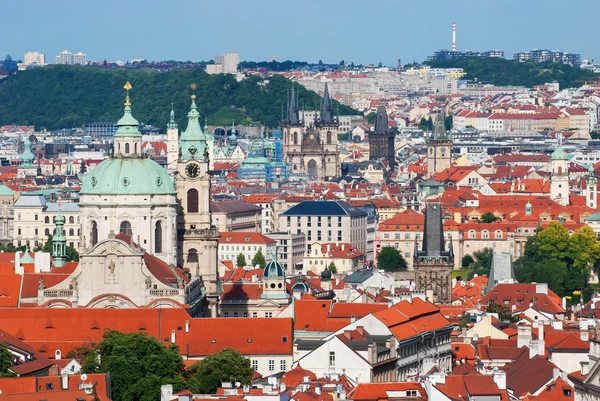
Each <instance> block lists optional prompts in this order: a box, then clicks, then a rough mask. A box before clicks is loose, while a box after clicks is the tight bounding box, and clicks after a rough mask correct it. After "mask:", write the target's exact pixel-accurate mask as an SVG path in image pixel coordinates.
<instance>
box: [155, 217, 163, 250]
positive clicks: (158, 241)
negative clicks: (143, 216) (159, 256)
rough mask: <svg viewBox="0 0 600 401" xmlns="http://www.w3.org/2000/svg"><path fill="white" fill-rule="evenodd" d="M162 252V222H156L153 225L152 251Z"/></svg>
mask: <svg viewBox="0 0 600 401" xmlns="http://www.w3.org/2000/svg"><path fill="white" fill-rule="evenodd" d="M161 252H162V223H161V222H160V221H157V222H156V225H155V226H154V253H161Z"/></svg>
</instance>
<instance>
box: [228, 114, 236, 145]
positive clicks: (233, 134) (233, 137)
mask: <svg viewBox="0 0 600 401" xmlns="http://www.w3.org/2000/svg"><path fill="white" fill-rule="evenodd" d="M236 146H237V135H236V130H235V120H233V122H232V123H231V135H230V136H229V147H230V148H235V147H236Z"/></svg>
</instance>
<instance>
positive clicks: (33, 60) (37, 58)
mask: <svg viewBox="0 0 600 401" xmlns="http://www.w3.org/2000/svg"><path fill="white" fill-rule="evenodd" d="M23 64H25V65H27V66H30V65H40V66H41V65H45V64H46V55H45V54H44V53H38V52H27V53H25V55H24V56H23Z"/></svg>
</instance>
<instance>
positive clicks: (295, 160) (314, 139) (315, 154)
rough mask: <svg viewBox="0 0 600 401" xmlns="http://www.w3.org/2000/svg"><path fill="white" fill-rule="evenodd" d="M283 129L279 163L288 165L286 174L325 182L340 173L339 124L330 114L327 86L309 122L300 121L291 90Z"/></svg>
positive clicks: (294, 95) (331, 110)
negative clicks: (316, 111)
mask: <svg viewBox="0 0 600 401" xmlns="http://www.w3.org/2000/svg"><path fill="white" fill-rule="evenodd" d="M281 126H282V129H283V161H284V162H285V163H287V164H288V165H289V166H290V175H292V176H299V177H304V178H306V179H309V180H316V181H325V180H327V179H330V178H334V177H338V176H339V173H340V163H339V160H338V159H339V149H338V140H337V133H338V130H339V121H338V119H337V118H336V117H335V116H334V113H333V102H332V101H331V98H330V97H329V90H328V88H327V84H325V89H324V90H323V100H322V101H321V107H320V110H319V113H316V114H315V120H314V121H313V122H305V121H303V120H302V119H300V115H299V111H298V98H297V96H296V92H295V90H294V88H293V87H292V90H291V93H290V96H289V99H288V104H287V114H286V117H285V118H284V120H283V121H282V122H281Z"/></svg>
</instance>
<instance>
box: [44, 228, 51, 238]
mask: <svg viewBox="0 0 600 401" xmlns="http://www.w3.org/2000/svg"><path fill="white" fill-rule="evenodd" d="M44 235H45V236H46V237H47V236H49V235H50V230H49V229H47V228H46V229H45V230H44Z"/></svg>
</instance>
